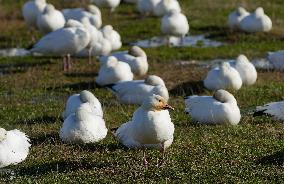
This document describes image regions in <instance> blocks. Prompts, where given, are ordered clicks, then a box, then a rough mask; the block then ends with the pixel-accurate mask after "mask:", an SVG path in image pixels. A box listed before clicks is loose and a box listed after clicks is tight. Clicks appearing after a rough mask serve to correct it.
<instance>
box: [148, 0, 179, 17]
mask: <svg viewBox="0 0 284 184" xmlns="http://www.w3.org/2000/svg"><path fill="white" fill-rule="evenodd" d="M171 10H175V11H177V12H181V8H180V5H179V2H178V1H177V0H161V1H160V2H159V3H158V4H157V5H156V7H155V8H154V14H155V15H156V16H159V17H161V16H164V15H166V14H167V13H169V12H170V11H171Z"/></svg>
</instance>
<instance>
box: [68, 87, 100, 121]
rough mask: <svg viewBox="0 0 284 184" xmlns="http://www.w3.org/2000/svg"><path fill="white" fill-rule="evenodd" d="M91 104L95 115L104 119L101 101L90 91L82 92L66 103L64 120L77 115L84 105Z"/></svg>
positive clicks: (71, 97)
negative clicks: (80, 107)
mask: <svg viewBox="0 0 284 184" xmlns="http://www.w3.org/2000/svg"><path fill="white" fill-rule="evenodd" d="M87 102H88V103H89V104H90V106H91V107H92V108H93V114H94V115H96V116H101V117H103V110H102V105H101V103H100V101H99V100H98V99H97V98H96V97H95V96H94V95H93V93H91V92H90V91H88V90H84V91H81V92H80V93H79V94H74V95H72V96H70V97H69V98H68V100H67V102H66V106H65V110H64V112H63V118H64V119H66V118H67V117H68V116H69V115H70V114H73V113H75V111H76V109H77V108H78V107H79V106H80V105H81V104H82V103H87Z"/></svg>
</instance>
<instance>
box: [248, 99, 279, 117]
mask: <svg viewBox="0 0 284 184" xmlns="http://www.w3.org/2000/svg"><path fill="white" fill-rule="evenodd" d="M253 115H254V116H262V115H269V116H272V117H273V118H274V119H276V120H284V101H280V102H271V103H268V104H265V105H263V106H257V107H256V111H255V112H254V114H253Z"/></svg>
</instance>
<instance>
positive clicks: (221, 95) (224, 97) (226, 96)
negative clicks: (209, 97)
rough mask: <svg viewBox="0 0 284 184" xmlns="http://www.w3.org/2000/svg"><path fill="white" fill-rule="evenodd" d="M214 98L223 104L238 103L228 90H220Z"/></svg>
mask: <svg viewBox="0 0 284 184" xmlns="http://www.w3.org/2000/svg"><path fill="white" fill-rule="evenodd" d="M213 98H215V99H216V100H217V101H219V102H221V103H237V101H236V99H235V97H234V96H233V95H232V94H231V93H229V92H228V91H226V90H223V89H219V90H217V91H216V92H215V93H214V94H213Z"/></svg>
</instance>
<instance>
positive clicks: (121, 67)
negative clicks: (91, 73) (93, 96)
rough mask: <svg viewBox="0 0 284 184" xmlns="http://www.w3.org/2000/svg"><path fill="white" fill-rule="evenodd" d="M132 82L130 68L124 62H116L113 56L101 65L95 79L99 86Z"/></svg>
mask: <svg viewBox="0 0 284 184" xmlns="http://www.w3.org/2000/svg"><path fill="white" fill-rule="evenodd" d="M132 80H133V73H132V72H131V68H130V66H129V65H128V64H127V63H125V62H121V61H118V60H117V59H116V58H115V57H113V56H110V57H109V58H108V60H107V61H106V62H105V63H104V64H101V66H100V70H99V74H98V76H97V77H96V83H97V84H98V85H100V86H104V85H108V84H114V83H116V82H120V81H132Z"/></svg>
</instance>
